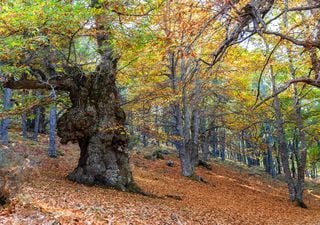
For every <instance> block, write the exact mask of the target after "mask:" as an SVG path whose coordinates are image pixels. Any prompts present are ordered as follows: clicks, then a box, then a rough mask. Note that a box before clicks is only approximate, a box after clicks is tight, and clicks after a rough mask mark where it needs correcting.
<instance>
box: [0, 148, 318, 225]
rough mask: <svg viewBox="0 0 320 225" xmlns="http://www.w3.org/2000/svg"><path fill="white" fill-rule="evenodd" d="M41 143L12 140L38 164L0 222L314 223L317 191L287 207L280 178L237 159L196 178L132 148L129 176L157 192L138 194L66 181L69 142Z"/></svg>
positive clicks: (72, 160) (71, 158) (71, 159)
mask: <svg viewBox="0 0 320 225" xmlns="http://www.w3.org/2000/svg"><path fill="white" fill-rule="evenodd" d="M42 144H43V145H38V146H37V145H28V146H29V147H24V146H23V144H17V145H16V146H15V149H17V151H20V152H24V154H25V153H28V158H30V159H36V160H35V163H36V164H37V167H38V172H37V173H34V175H33V176H32V177H30V178H29V180H28V181H27V182H26V183H25V184H24V185H23V187H22V188H21V190H20V194H19V195H18V196H17V198H16V199H14V200H13V201H12V203H11V204H10V205H9V206H8V207H6V208H5V209H3V210H1V211H0V224H26V225H32V224H192V225H193V224H239V225H240V224H241V225H245V224H248V225H249V224H250V225H253V224H281V225H283V224H290V225H291V224H320V201H319V200H318V198H317V196H315V195H309V194H308V195H306V203H307V205H308V206H309V209H307V210H306V209H301V208H298V207H295V206H293V205H292V204H290V203H289V202H288V201H287V193H286V186H285V185H284V184H282V183H280V182H279V181H272V180H271V179H268V178H262V177H261V176H260V175H259V174H256V173H251V172H250V171H248V170H245V169H239V167H238V169H236V168H235V167H234V168H232V167H230V166H225V165H221V164H217V163H215V164H214V165H213V170H212V171H207V170H205V169H202V168H199V169H198V171H197V174H199V175H201V176H202V177H204V178H205V180H206V181H208V184H204V183H199V182H196V181H193V180H190V179H186V178H183V177H181V176H180V175H179V165H178V160H177V159H175V158H174V157H169V158H170V159H172V160H174V162H175V166H174V167H168V166H166V162H167V161H166V160H157V161H150V160H146V159H144V158H143V156H142V155H137V154H135V155H133V156H132V158H131V163H132V167H133V172H134V178H135V180H136V182H137V183H138V184H139V185H140V187H142V188H143V189H144V190H145V191H147V192H149V193H152V194H155V195H157V196H159V198H154V197H145V196H141V195H137V194H129V193H123V192H118V191H115V190H110V189H105V188H102V187H87V186H84V185H80V184H76V183H72V182H70V181H68V180H67V179H66V178H65V176H66V174H67V173H68V172H69V171H71V170H72V169H73V168H74V167H75V166H76V163H77V159H78V155H79V152H78V148H77V146H76V145H68V146H65V147H63V146H59V148H60V149H61V151H62V152H64V153H65V155H64V156H59V157H58V158H57V159H50V158H48V157H47V156H46V151H45V142H43V143H42ZM167 158H168V157H167ZM166 195H167V196H171V197H166ZM180 198H181V199H180ZM179 199H180V200H179Z"/></svg>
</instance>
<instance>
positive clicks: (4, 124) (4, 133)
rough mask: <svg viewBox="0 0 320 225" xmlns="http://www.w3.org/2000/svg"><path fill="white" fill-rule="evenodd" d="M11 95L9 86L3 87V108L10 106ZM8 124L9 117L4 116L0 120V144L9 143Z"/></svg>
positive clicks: (6, 108) (7, 108)
mask: <svg viewBox="0 0 320 225" xmlns="http://www.w3.org/2000/svg"><path fill="white" fill-rule="evenodd" d="M11 96H12V90H11V89H9V88H4V96H3V106H4V109H5V110H9V109H10V107H11ZM9 124H10V119H9V118H4V119H3V120H2V121H1V130H0V132H1V144H3V145H8V144H9V132H8V129H9Z"/></svg>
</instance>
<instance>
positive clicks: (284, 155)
mask: <svg viewBox="0 0 320 225" xmlns="http://www.w3.org/2000/svg"><path fill="white" fill-rule="evenodd" d="M270 71H271V79H272V89H273V93H275V92H276V81H275V76H274V75H273V68H272V66H271V68H270ZM273 107H274V110H275V117H276V129H277V137H278V141H279V152H280V155H281V162H282V167H283V171H284V175H285V178H286V181H287V184H288V190H289V198H290V200H291V201H295V200H296V193H295V184H294V180H293V178H292V176H291V171H290V166H289V151H288V148H287V146H288V145H287V141H286V139H285V130H284V126H283V124H284V121H283V118H282V113H281V107H280V101H279V98H278V96H277V95H275V97H274V101H273Z"/></svg>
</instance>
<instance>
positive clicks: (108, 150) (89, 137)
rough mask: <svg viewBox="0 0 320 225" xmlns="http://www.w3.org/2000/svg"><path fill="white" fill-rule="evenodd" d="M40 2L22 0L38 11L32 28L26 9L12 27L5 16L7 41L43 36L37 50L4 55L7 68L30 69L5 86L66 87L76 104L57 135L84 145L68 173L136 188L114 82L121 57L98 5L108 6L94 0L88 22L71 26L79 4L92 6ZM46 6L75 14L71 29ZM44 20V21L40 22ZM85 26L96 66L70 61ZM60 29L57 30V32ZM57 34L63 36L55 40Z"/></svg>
mask: <svg viewBox="0 0 320 225" xmlns="http://www.w3.org/2000/svg"><path fill="white" fill-rule="evenodd" d="M20 4H23V3H20ZM42 4H43V2H41V1H36V2H35V6H32V5H29V4H28V3H25V4H23V7H25V10H34V11H37V10H39V12H38V13H39V18H36V20H35V21H34V22H35V25H37V26H38V27H35V28H29V27H28V26H26V25H23V24H22V23H23V21H22V20H23V18H22V17H23V16H26V15H24V14H23V12H22V14H21V15H20V17H19V21H18V22H19V23H21V27H17V28H14V27H13V26H11V24H10V22H11V21H10V20H9V19H8V17H6V18H5V19H4V21H5V23H4V24H2V25H3V26H10V29H11V28H12V32H10V30H9V31H8V32H7V35H8V40H9V39H12V40H13V41H17V40H19V39H22V40H23V41H25V42H26V44H28V43H29V42H28V41H35V42H36V40H38V39H37V38H40V37H41V38H42V39H43V40H45V41H43V43H42V45H40V44H39V45H36V46H35V48H36V50H34V49H23V48H21V49H19V50H21V52H19V57H18V56H16V59H10V53H9V59H6V58H5V57H4V56H3V57H2V61H3V63H4V64H6V65H7V66H8V67H10V66H11V67H13V66H19V67H23V68H25V70H24V72H23V73H27V75H25V76H21V77H22V78H18V79H17V78H13V77H9V76H7V77H5V78H4V79H5V80H4V86H5V87H8V88H12V89H48V90H54V91H65V92H68V93H69V97H70V100H71V104H72V106H71V108H69V109H68V110H67V112H66V113H65V114H64V115H62V116H61V117H60V118H59V120H58V123H57V125H58V126H57V129H58V135H59V136H60V137H61V143H63V144H66V143H68V142H70V141H71V142H78V143H79V146H80V149H81V153H80V159H79V163H78V166H77V168H76V169H75V170H74V171H73V172H72V173H70V174H69V175H68V178H69V179H70V180H73V181H76V182H79V183H84V184H89V185H93V184H102V185H106V186H110V187H114V188H116V189H120V190H125V191H132V190H133V188H134V187H135V186H134V182H133V178H132V173H131V170H130V167H129V157H128V151H127V143H128V135H127V133H126V130H125V128H124V123H125V113H124V111H123V110H122V109H121V108H120V105H119V97H118V92H117V88H116V83H115V78H116V72H117V61H118V57H116V56H115V54H114V51H113V48H112V46H111V34H110V29H109V27H110V23H111V22H112V21H110V18H109V17H108V15H107V12H106V11H103V10H100V9H101V8H102V7H104V6H102V5H99V4H98V2H97V1H92V2H91V4H92V5H91V7H90V8H91V9H94V13H93V16H91V17H89V16H88V17H87V19H88V21H87V23H85V22H84V21H81V20H79V24H78V28H77V29H72V28H74V27H77V24H76V23H77V22H75V21H73V19H78V18H79V16H78V15H76V13H77V12H73V11H76V10H77V8H76V7H78V8H79V7H83V9H82V10H85V7H88V10H89V6H79V4H80V3H78V4H75V5H74V6H73V5H67V6H66V5H65V4H66V3H59V2H57V1H49V2H48V5H44V6H42ZM8 7H9V9H7V11H6V12H5V13H7V14H10V13H13V14H14V12H13V11H12V12H11V11H10V6H8ZM12 7H13V8H14V6H12ZM32 7H33V8H32ZM37 7H38V8H37ZM42 7H47V9H49V10H50V9H51V10H53V11H54V10H57V11H58V10H62V11H64V12H63V13H62V14H63V15H68V13H69V14H70V15H73V14H74V17H73V18H72V16H70V24H69V25H70V27H71V28H70V29H69V28H68V24H63V23H61V21H60V22H59V21H58V20H57V17H56V16H57V15H54V14H52V17H51V14H50V12H47V13H48V14H46V15H44V16H43V15H41V14H40V13H41V12H42V10H44V8H42ZM50 7H51V8H50ZM13 8H12V9H13ZM99 10H100V11H101V12H100V11H99ZM58 12H59V11H58ZM64 13H65V14H64ZM42 16H43V17H44V18H42ZM42 19H43V20H44V21H43V24H42V25H43V26H41V25H40V24H37V23H38V22H39V21H41V20H42ZM50 23H51V25H48V24H50ZM54 26H61V27H58V28H59V29H63V28H66V30H57V28H55V27H54ZM13 29H15V30H13ZM33 29H34V30H33ZM68 29H69V30H68ZM81 29H82V30H83V29H86V31H87V34H88V33H89V35H90V36H91V40H92V39H93V40H94V39H95V42H96V48H97V52H98V54H97V57H98V58H99V60H98V63H97V64H96V68H95V70H94V71H90V72H88V71H85V70H84V69H83V68H82V67H81V66H80V65H79V64H77V63H76V60H73V61H72V56H71V54H72V53H71V51H72V50H74V51H75V49H74V48H75V47H74V39H75V38H76V36H77V35H78V33H79V32H80V30H81ZM32 31H37V32H34V33H33V32H32ZM51 32H52V33H51ZM54 32H55V33H54ZM57 33H58V35H55V34H57ZM59 35H60V36H59ZM2 36H4V35H3V34H2ZM63 36H66V37H68V39H67V41H65V40H63ZM58 38H61V40H57V39H58ZM4 41H5V40H4ZM2 44H3V43H2ZM57 46H58V47H57ZM11 50H12V49H11ZM12 54H14V53H12ZM14 60H17V61H16V62H14Z"/></svg>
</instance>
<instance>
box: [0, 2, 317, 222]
mask: <svg viewBox="0 0 320 225" xmlns="http://www.w3.org/2000/svg"><path fill="white" fill-rule="evenodd" d="M319 50H320V3H319V1H317V0H307V1H301V0H278V1H277V0H219V1H218V0H217V1H216V0H209V1H206V0H201V1H200V0H199V1H196V0H141V1H140V0H128V1H126V0H120V1H114V0H110V1H104V0H91V1H89V0H68V1H67V0H66V1H62V0H48V1H42V0H33V1H29V0H12V1H11V0H5V1H1V3H0V71H1V72H0V80H1V87H0V88H1V100H0V101H1V106H0V118H1V125H0V137H1V144H2V145H1V147H0V150H1V151H0V153H1V154H0V169H1V171H0V174H1V176H2V178H1V179H0V186H2V188H0V191H1V190H2V193H0V194H1V199H0V200H1V202H2V203H3V204H7V205H8V204H10V199H11V202H14V201H12V199H17V197H12V196H11V194H8V193H11V192H12V191H10V190H9V189H10V188H9V187H8V185H7V180H8V179H9V178H7V177H8V176H9V177H10V175H9V174H10V171H12V168H17V165H18V166H20V167H22V168H21V171H24V170H26V167H25V161H26V159H28V160H29V161H28V162H30V161H33V160H34V159H33V158H32V157H31V155H32V154H33V153H28V154H29V156H28V155H25V156H23V157H22V158H24V159H20V161H19V160H16V158H17V156H16V155H15V154H17V153H13V152H15V151H16V149H19V148H20V147H21V146H32V145H36V146H37V145H38V146H39V148H38V150H41V151H42V153H44V154H45V155H46V157H47V158H46V159H44V160H49V165H51V164H50V163H52V162H55V163H59V162H60V164H59V165H62V163H61V162H64V164H68V161H67V160H65V159H64V158H63V157H70V155H72V156H74V153H71V152H70V153H68V151H64V150H63V149H64V148H69V147H63V146H62V145H60V144H59V143H61V144H63V145H67V146H72V148H73V149H76V152H79V155H78V156H77V155H75V156H74V157H75V158H77V160H78V163H77V165H73V164H72V165H73V166H74V167H75V168H73V170H71V168H69V167H70V165H71V164H70V165H69V167H68V168H69V170H68V171H64V172H65V174H64V176H67V178H68V179H69V180H70V181H72V182H75V183H74V185H76V184H77V183H80V184H84V185H87V186H89V187H90V188H95V187H96V185H98V187H108V188H113V189H116V190H118V191H124V192H131V193H135V194H138V195H142V196H146V197H147V198H158V197H159V196H157V193H153V192H152V188H150V189H148V187H150V186H145V185H143V184H141V183H140V182H141V181H139V180H140V178H139V176H140V175H141V174H140V175H139V176H137V179H136V177H135V173H136V172H134V170H135V169H132V165H131V164H135V163H136V160H137V159H136V157H138V158H139V157H140V156H137V155H141V154H142V155H144V158H143V157H142V159H141V160H144V161H143V162H145V163H147V164H148V163H150V165H149V164H148V165H149V166H150V168H153V167H152V164H154V165H160V164H159V162H158V161H157V160H158V159H160V160H161V159H162V160H163V159H165V161H163V162H162V164H163V165H164V166H165V167H167V168H170V167H173V168H175V167H178V168H179V176H180V177H181V179H182V178H183V177H186V178H183V179H188V180H190V182H191V181H192V182H195V183H196V184H197V185H210V182H211V178H208V177H207V176H206V175H204V174H205V173H204V172H203V171H202V170H208V171H213V172H215V171H220V169H221V168H218V167H217V165H221V166H223V165H231V167H232V165H233V167H234V168H237V167H241V168H245V169H246V170H248V171H251V172H249V174H253V175H255V174H259V176H262V177H268V179H271V180H272V181H276V180H277V181H279V182H280V181H281V182H285V184H286V186H287V190H286V192H287V194H286V195H285V198H286V199H287V200H288V202H291V204H289V206H290V205H292V206H293V207H302V208H308V202H307V201H305V196H306V194H307V195H308V198H311V197H310V196H309V194H310V191H309V189H307V188H306V186H308V185H309V183H310V184H313V185H315V187H316V186H317V185H318V176H319V172H318V168H319V162H320V138H319V134H320V126H319V122H320V117H319V115H320V114H319V112H320V104H319V102H318V101H319V98H320V52H319ZM43 140H48V141H45V142H44V141H43ZM17 143H18V144H17ZM43 143H45V144H43ZM75 144H78V146H79V147H78V148H77V147H76V145H75ZM19 146H20V147H19ZM10 154H11V155H10ZM24 154H26V153H24ZM39 154H40V153H39ZM68 154H69V156H66V155H68ZM148 154H149V155H148ZM34 157H36V156H34ZM49 157H50V158H49ZM14 158H15V159H14ZM140 158H141V157H140ZM140 158H139V159H140ZM23 160H24V161H23ZM50 160H51V161H50ZM71 161H72V160H70V162H71ZM162 164H161V165H162ZM57 165H58V164H57ZM64 166H65V165H64ZM29 167H30V166H29ZM199 167H200V168H199ZM63 168H65V167H63ZM203 168H204V169H203ZM199 169H200V172H199ZM48 170H50V168H48ZM150 170H152V169H150ZM8 171H9V172H8ZM21 171H20V172H21ZM26 171H27V170H26ZM252 171H253V172H252ZM20 172H19V173H20ZM260 172H261V173H260ZM27 173H29V172H26V174H27ZM30 173H32V172H30ZM67 173H68V174H67ZM230 173H233V172H230ZM20 174H25V173H22V172H21V173H20ZM138 174H139V173H138ZM26 176H27V175H26ZM61 176H63V175H61ZM163 176H166V175H163ZM168 176H169V175H168ZM238 176H240V177H241V174H239V175H238ZM11 177H12V176H11ZM235 177H236V176H235ZM43 179H44V178H43ZM177 179H178V178H177ZM179 179H180V178H179ZM230 179H231V178H230ZM177 182H178V181H177ZM192 185H194V184H192ZM192 185H191V186H192ZM17 186H23V182H20V183H19V185H18V184H17ZM87 186H86V187H87ZM92 186H94V187H92ZM191 186H190V187H191ZM266 186H267V185H266ZM81 187H82V186H81ZM19 188H21V187H18V189H19ZM306 189H307V190H308V192H306V191H305V190H306ZM16 192H19V191H16ZM115 193H117V192H115ZM220 194H221V195H223V194H224V193H220ZM16 195H18V194H17V193H15V196H16ZM199 195H201V193H199ZM134 196H135V195H134ZM168 196H169V198H170V197H171V198H172V197H173V198H176V200H177V199H178V200H179V198H180V197H179V196H175V195H168ZM282 196H284V195H282ZM133 198H135V197H133ZM15 201H17V200H15ZM210 201H212V202H214V201H215V199H211V200H210ZM292 203H294V204H292ZM310 204H311V205H314V204H313V203H310ZM316 205H318V206H320V202H317V204H316ZM289 206H288V207H289ZM4 208H5V206H4ZM317 209H319V208H317ZM310 210H312V207H311V209H310ZM318 212H319V211H318ZM318 219H319V218H318ZM318 221H319V220H318ZM114 222H117V221H114ZM153 222H155V221H153ZM175 222H176V224H184V223H183V222H182V221H180V220H179V219H176V220H175ZM185 222H188V220H186V221H185ZM256 222H257V224H259V221H256ZM295 222H297V221H295ZM62 224H64V223H62ZM66 224H69V222H68V223H67V222H66ZM79 224H82V223H80V222H79ZM93 224H95V223H93ZM97 224H98V223H97ZM101 224H103V223H101ZM109 224H113V223H112V222H110V221H109ZM116 224H117V223H116ZM137 224H142V223H139V222H137ZM169 224H171V223H169ZM191 224H192V223H191ZM200 224H231V222H226V223H223V222H221V221H220V222H216V223H213V222H210V221H209V222H208V221H207V222H205V221H202V222H200ZM234 224H246V223H245V222H243V221H242V222H241V221H238V222H234ZM249 224H250V223H249ZM251 224H252V223H251ZM261 224H262V222H261ZM263 224H265V223H263ZM266 224H273V223H266ZM280 224H281V223H280ZM283 224H287V223H285V222H284V223H283ZM288 224H293V223H289V222H288ZM299 224H301V223H299ZM303 224H307V223H303ZM310 224H315V223H310Z"/></svg>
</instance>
